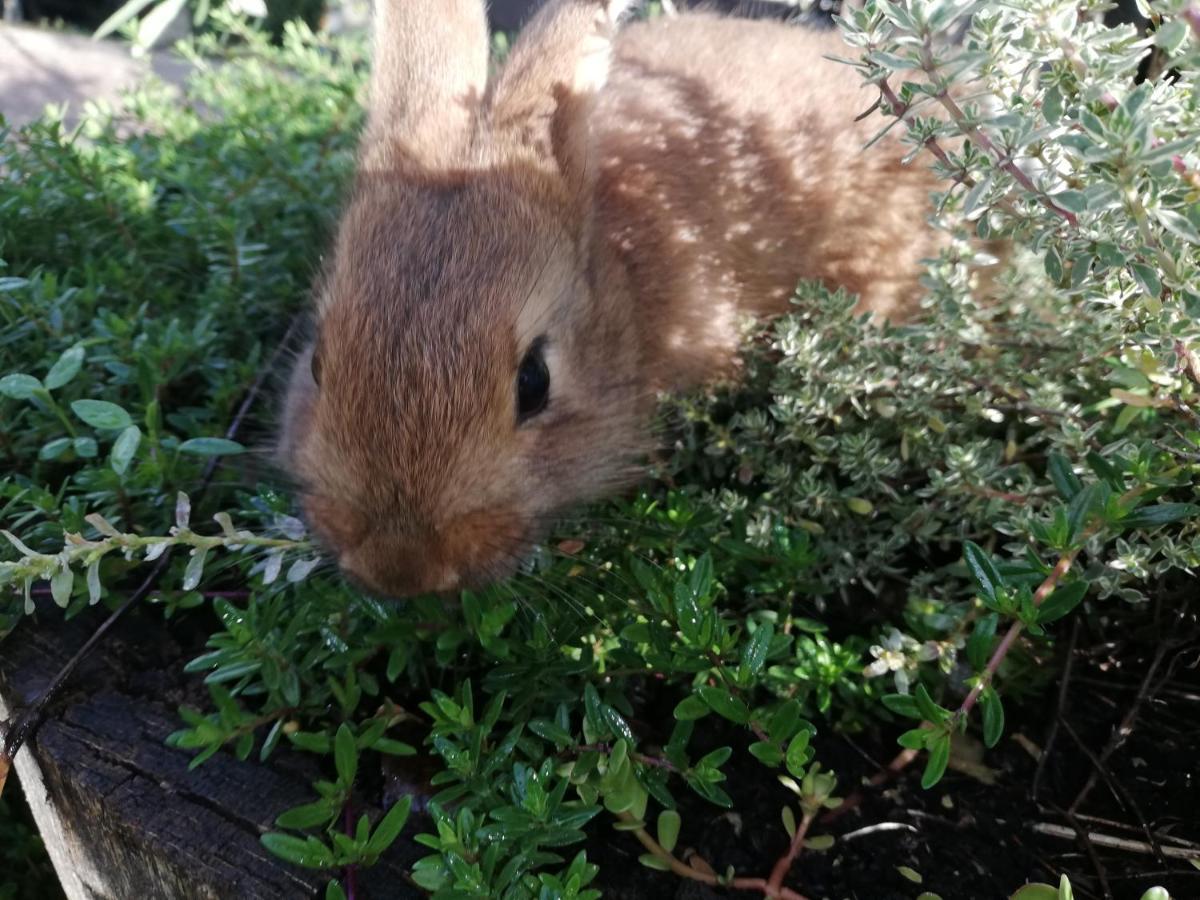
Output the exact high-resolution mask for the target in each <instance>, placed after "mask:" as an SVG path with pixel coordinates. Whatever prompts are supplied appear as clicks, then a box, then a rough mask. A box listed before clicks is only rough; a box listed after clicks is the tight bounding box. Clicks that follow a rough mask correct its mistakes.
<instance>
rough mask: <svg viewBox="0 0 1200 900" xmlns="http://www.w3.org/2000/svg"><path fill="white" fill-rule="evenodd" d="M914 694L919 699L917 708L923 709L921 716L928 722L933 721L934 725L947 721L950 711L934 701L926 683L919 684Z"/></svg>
mask: <svg viewBox="0 0 1200 900" xmlns="http://www.w3.org/2000/svg"><path fill="white" fill-rule="evenodd" d="M914 695H915V697H916V700H917V709H919V710H920V711H921V717H922V718H924V719H925V721H926V722H932V723H933V724H934V725H940V724H941V723H942V722H945V721H946V719H947V718H948V717H949V715H950V713H949V712H947V711H946V710H944V709H942V708H941V707H940V706H938V705H937V704H936V703H934V702H933V698H932V697H930V696H929V691H927V690H926V689H925V685H923V684H918V685H917V688H916V691H914Z"/></svg>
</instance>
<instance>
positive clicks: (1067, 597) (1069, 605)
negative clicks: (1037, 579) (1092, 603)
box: [1037, 581, 1088, 625]
mask: <svg viewBox="0 0 1200 900" xmlns="http://www.w3.org/2000/svg"><path fill="white" fill-rule="evenodd" d="M1087 592H1088V583H1087V582H1086V581H1072V582H1071V583H1070V584H1066V585H1059V586H1058V587H1057V588H1055V589H1054V592H1053V593H1052V594H1051V595H1050V596H1049V597H1047V598H1046V599H1045V600H1044V601H1042V605H1041V606H1040V607H1038V613H1037V623H1038V624H1039V625H1045V624H1047V623H1049V622H1054V621H1057V620H1058V619H1061V618H1062V617H1063V616H1065V615H1066V614H1067V613H1069V612H1070V611H1071V610H1073V609H1074V608H1075V607H1076V606H1078V605H1079V603H1080V602H1081V601H1082V600H1083V598H1084V597H1085V596H1086V595H1087Z"/></svg>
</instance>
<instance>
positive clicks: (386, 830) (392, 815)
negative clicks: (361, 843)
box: [367, 797, 412, 856]
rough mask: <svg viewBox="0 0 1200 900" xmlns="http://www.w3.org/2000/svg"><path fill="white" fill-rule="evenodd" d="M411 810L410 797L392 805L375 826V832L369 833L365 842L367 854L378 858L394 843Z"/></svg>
mask: <svg viewBox="0 0 1200 900" xmlns="http://www.w3.org/2000/svg"><path fill="white" fill-rule="evenodd" d="M411 809H412V797H402V798H401V799H400V800H399V801H397V802H396V803H394V804H392V808H391V809H389V810H388V811H387V815H385V816H384V817H383V818H382V819H381V820H380V822H379V824H378V825H376V826H375V830H374V831H373V832H372V833H371V839H370V840H369V841H367V852H368V853H370V854H372V855H374V856H378V855H379V854H381V853H383V851H385V850H387V848H388V847H390V846H392V844H393V843H395V840H396V838H398V837H399V836H400V832H401V831H403V830H404V825H405V823H406V822H408V814H409V811H410V810H411Z"/></svg>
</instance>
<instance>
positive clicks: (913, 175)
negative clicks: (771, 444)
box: [280, 0, 936, 596]
mask: <svg viewBox="0 0 1200 900" xmlns="http://www.w3.org/2000/svg"><path fill="white" fill-rule="evenodd" d="M628 5H629V2H628V0H608V2H601V0H549V3H548V4H547V5H546V6H545V7H544V8H543V9H542V10H541V12H540V13H539V14H538V15H537V16H536V17H535V18H534V19H533V21H532V22H531V23H530V24H529V25H528V26H527V27H526V29H525V30H524V32H523V33H522V35H521V37H520V39H519V40H518V42H517V44H516V46H515V47H514V48H513V51H512V53H511V55H510V58H509V59H508V60H507V62H506V64H505V65H504V67H503V69H502V70H501V71H500V72H499V73H498V74H496V75H495V76H493V77H492V78H491V80H490V82H489V79H488V54H487V48H488V38H487V28H486V23H485V17H484V9H483V2H482V0H381V2H380V7H381V8H380V11H379V20H378V23H377V27H376V34H377V37H376V51H375V52H376V59H375V68H374V74H373V79H372V85H371V100H370V107H369V115H368V123H367V127H366V133H365V136H364V139H363V143H362V148H361V151H360V162H359V171H358V176H357V179H356V183H355V187H354V190H353V194H352V196H351V199H350V202H349V205H348V208H347V209H346V211H345V214H344V216H343V219H342V222H341V226H340V229H339V232H338V237H337V242H336V249H335V253H334V254H333V258H332V263H331V265H330V266H329V267H328V268H327V271H326V274H325V277H324V278H323V280H322V283H321V285H320V286H319V287H318V290H317V316H316V318H317V327H316V337H315V339H314V342H313V346H312V347H310V348H309V350H307V351H306V352H305V353H304V354H302V356H301V359H300V363H299V364H298V365H297V367H296V369H295V370H294V372H293V374H292V377H291V381H290V385H289V390H288V398H287V403H286V410H285V416H284V418H285V421H284V427H283V430H282V433H281V440H280V450H281V457H282V459H283V461H284V463H285V465H286V466H287V467H288V468H290V470H291V471H292V472H293V473H294V474H295V475H296V476H297V478H298V480H299V482H300V484H301V485H302V491H303V505H304V508H305V511H306V514H307V516H308V519H309V521H310V523H311V525H312V527H313V529H314V531H315V532H316V533H317V534H318V535H319V536H320V537H321V538H322V539H323V540H324V541H325V542H326V543H327V544H328V545H329V546H330V547H331V549H332V550H333V551H334V552H335V553H336V555H337V557H338V561H339V564H340V565H341V567H342V569H343V571H345V572H346V574H348V575H349V576H350V577H352V578H353V579H354V580H356V581H358V582H359V583H361V584H362V585H364V586H365V587H367V588H369V589H372V590H374V591H377V592H380V593H383V594H388V595H394V596H399V595H406V594H411V593H416V592H423V591H430V590H432V591H440V590H451V589H455V588H458V587H461V586H464V585H471V584H478V583H481V582H484V581H488V580H491V579H494V578H498V577H502V576H504V575H505V574H507V573H508V572H510V571H511V570H512V569H513V568H514V567H515V566H516V564H517V563H518V562H519V560H520V559H521V557H522V556H523V555H524V554H525V553H526V552H527V551H528V550H529V549H530V547H531V546H532V544H533V542H534V541H536V540H537V539H538V537H539V536H540V534H541V533H542V532H543V530H544V526H545V525H546V524H547V522H548V520H549V519H550V517H552V516H554V515H555V514H556V513H558V512H561V511H562V510H564V509H565V508H567V507H570V506H572V505H574V504H577V503H579V502H581V501H585V500H589V499H592V498H595V497H597V496H600V495H602V494H604V493H606V492H608V491H611V490H613V489H615V488H616V487H618V486H621V485H625V484H627V483H629V482H630V481H631V480H633V479H635V478H636V477H637V475H638V473H639V460H640V459H642V458H644V455H645V453H646V452H647V450H648V449H649V448H650V447H651V446H652V443H653V439H652V435H651V433H650V424H649V423H650V418H651V415H652V412H653V406H654V399H655V396H656V393H657V392H659V391H661V390H664V389H679V388H686V387H689V386H693V385H696V384H698V383H701V382H703V381H705V380H709V379H712V378H714V377H717V376H720V375H724V374H728V373H729V372H730V370H731V367H732V366H733V365H734V363H735V360H736V352H737V344H738V336H739V327H738V322H739V319H740V317H741V316H742V315H744V314H747V313H748V314H754V315H770V314H775V313H780V312H783V311H785V310H786V309H787V305H788V299H789V297H790V296H791V294H792V291H793V289H794V287H795V285H796V283H797V281H798V280H800V279H802V278H816V279H821V280H823V281H825V282H827V283H828V284H830V285H831V286H836V285H842V286H845V287H847V288H849V289H850V290H851V291H854V292H858V293H859V294H860V295H861V297H862V306H863V308H864V309H869V310H872V311H874V312H877V313H879V314H881V315H885V316H892V317H896V316H899V315H903V314H904V312H905V311H906V310H907V309H909V307H910V305H911V304H912V303H913V302H914V300H915V298H916V296H917V276H918V272H919V264H918V261H919V260H920V259H921V258H922V257H924V256H929V255H932V254H933V253H934V252H935V250H936V241H935V238H934V236H933V232H932V230H931V229H929V228H928V227H927V226H926V224H925V219H926V215H927V207H928V197H929V192H930V191H931V190H932V189H933V187H934V185H933V182H932V176H930V175H929V173H928V172H926V171H925V170H924V169H922V168H921V167H916V166H914V167H907V166H903V165H901V164H900V157H901V155H902V152H903V151H902V150H901V148H900V147H899V146H898V145H897V144H896V143H895V142H893V141H891V140H884V141H882V142H880V143H879V144H876V145H875V146H874V147H873V148H871V149H870V150H867V151H862V150H861V149H860V148H861V147H862V145H863V144H864V143H865V141H866V139H867V138H868V137H869V136H870V134H871V133H872V132H873V128H874V126H872V125H864V124H859V123H856V122H855V121H854V118H855V115H856V114H857V113H859V112H861V111H862V110H863V109H865V108H866V107H867V106H868V105H869V104H870V101H871V99H872V98H871V95H870V92H869V91H868V90H864V89H863V88H861V87H860V84H859V77H858V75H857V74H856V73H855V72H854V71H853V70H852V69H850V68H849V67H848V66H845V65H841V64H838V63H835V62H832V61H829V60H826V59H824V58H822V57H823V55H824V54H829V53H837V52H839V51H843V47H842V45H841V43H840V41H839V40H838V38H837V37H836V35H833V34H821V33H814V32H809V31H804V30H801V29H799V28H795V27H789V26H786V25H782V24H776V23H765V22H752V21H746V20H735V19H722V18H719V17H715V16H710V15H705V14H685V15H682V16H679V17H677V18H670V19H659V20H656V21H653V22H646V23H642V22H639V23H632V24H629V25H627V26H624V27H621V28H620V29H619V30H618V27H617V19H618V17H619V16H620V15H621V14H622V12H623V11H624V7H626V6H628ZM536 341H540V343H539V344H538V346H539V347H544V356H545V362H546V366H547V367H548V370H549V373H550V391H549V401H548V404H547V406H546V408H545V410H544V411H542V412H541V413H540V414H537V415H535V416H533V417H531V418H528V419H527V420H524V421H519V420H518V416H517V399H516V398H517V394H516V387H515V382H516V378H517V372H518V367H519V366H520V365H521V362H522V359H523V358H524V357H525V355H526V353H527V352H529V350H530V347H531V346H532V345H533V344H534V342H536ZM314 354H315V360H314V361H313V364H312V366H311V371H312V372H315V373H317V377H318V379H319V382H320V386H319V387H318V386H317V384H316V383H315V382H314V377H313V375H312V374H310V364H309V359H310V357H311V356H313V355H314Z"/></svg>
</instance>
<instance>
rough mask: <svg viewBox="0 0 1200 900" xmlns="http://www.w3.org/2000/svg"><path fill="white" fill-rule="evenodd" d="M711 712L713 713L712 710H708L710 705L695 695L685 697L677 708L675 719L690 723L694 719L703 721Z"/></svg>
mask: <svg viewBox="0 0 1200 900" xmlns="http://www.w3.org/2000/svg"><path fill="white" fill-rule="evenodd" d="M710 712H712V710H711V709H709V708H708V704H707V703H705V702H704V701H703V700H701V699H700V698H699V697H697V696H696V695H695V694H692V695H690V696H687V697H684V698H683V699H682V700H680V701H679V703H678V704H676V706H675V718H676V719H677V720H678V721H680V722H690V721H692V720H694V719H703V718H704V717H705V716H707V715H708V714H709V713H710Z"/></svg>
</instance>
